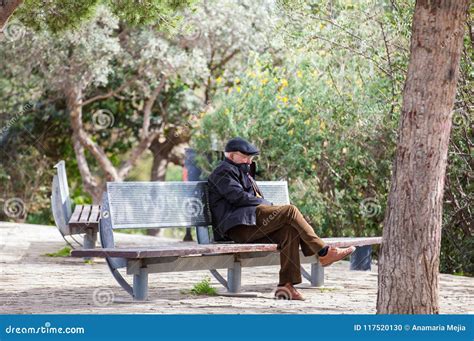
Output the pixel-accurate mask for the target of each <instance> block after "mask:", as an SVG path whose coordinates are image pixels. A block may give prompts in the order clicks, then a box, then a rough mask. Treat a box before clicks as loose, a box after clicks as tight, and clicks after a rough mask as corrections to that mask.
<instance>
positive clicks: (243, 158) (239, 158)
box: [230, 152, 255, 164]
mask: <svg viewBox="0 0 474 341" xmlns="http://www.w3.org/2000/svg"><path fill="white" fill-rule="evenodd" d="M230 156H231V157H230V159H231V160H232V161H234V162H235V163H237V164H240V163H248V164H251V163H252V161H253V159H254V158H255V156H254V155H246V154H243V153H241V152H233V153H231V154H230Z"/></svg>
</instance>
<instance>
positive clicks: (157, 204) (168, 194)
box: [107, 181, 289, 229]
mask: <svg viewBox="0 0 474 341" xmlns="http://www.w3.org/2000/svg"><path fill="white" fill-rule="evenodd" d="M257 184H258V186H259V187H260V189H261V191H262V192H263V195H264V197H265V198H266V199H268V200H270V201H271V202H273V203H274V204H276V205H283V204H287V203H289V196H288V186H287V182H286V181H258V182H257ZM107 197H108V203H109V210H110V216H111V224H112V228H114V229H121V228H128V229H129V228H132V229H133V228H168V227H169V228H173V227H192V226H195V227H198V226H209V225H211V224H212V220H211V212H210V209H209V201H208V187H207V181H163V182H161V181H155V182H134V181H131V182H108V183H107Z"/></svg>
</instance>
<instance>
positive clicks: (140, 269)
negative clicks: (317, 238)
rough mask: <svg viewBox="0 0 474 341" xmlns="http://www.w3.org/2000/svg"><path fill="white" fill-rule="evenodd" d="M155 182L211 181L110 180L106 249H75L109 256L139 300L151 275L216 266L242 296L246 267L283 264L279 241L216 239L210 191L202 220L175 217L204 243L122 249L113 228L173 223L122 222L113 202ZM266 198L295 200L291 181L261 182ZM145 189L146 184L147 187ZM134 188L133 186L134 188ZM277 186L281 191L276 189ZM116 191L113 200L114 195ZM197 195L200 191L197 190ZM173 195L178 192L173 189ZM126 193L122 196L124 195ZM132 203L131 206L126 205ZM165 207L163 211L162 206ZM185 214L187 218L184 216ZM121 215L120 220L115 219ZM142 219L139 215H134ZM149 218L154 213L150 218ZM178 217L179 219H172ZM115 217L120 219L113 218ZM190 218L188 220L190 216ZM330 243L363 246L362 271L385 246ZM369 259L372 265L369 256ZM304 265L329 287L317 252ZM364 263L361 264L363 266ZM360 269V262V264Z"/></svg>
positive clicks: (365, 241) (104, 219)
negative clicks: (129, 277) (290, 192)
mask: <svg viewBox="0 0 474 341" xmlns="http://www.w3.org/2000/svg"><path fill="white" fill-rule="evenodd" d="M135 185H136V186H145V187H146V186H154V188H167V187H170V186H171V187H172V186H177V185H178V186H191V188H193V186H194V187H195V188H196V189H197V188H199V187H205V188H206V189H207V182H206V181H187V182H173V181H170V182H127V183H107V192H106V193H105V194H104V197H103V202H102V205H101V218H100V222H99V232H100V241H101V244H102V249H95V250H92V249H90V250H86V249H84V250H73V251H72V252H71V255H72V256H75V257H85V256H86V257H105V258H106V261H107V264H108V266H109V269H110V271H111V272H112V275H113V276H114V278H115V279H116V281H117V282H118V283H119V284H120V286H121V287H122V288H123V289H124V290H125V291H126V292H127V293H129V294H130V295H131V296H132V297H133V299H134V300H137V301H142V300H146V299H147V297H148V275H149V274H150V273H162V272H179V271H195V270H210V272H211V274H212V275H213V276H214V277H215V278H216V279H217V280H218V281H219V282H220V283H221V284H222V285H223V286H224V287H225V288H226V289H227V294H229V295H239V294H243V295H246V294H245V293H241V278H242V268H243V267H254V266H268V265H279V264H280V257H279V251H278V250H277V245H276V244H236V243H214V242H213V240H212V236H211V234H210V229H209V226H210V225H211V215H210V212H209V209H208V203H207V190H205V191H204V192H205V198H201V200H202V208H203V212H202V215H201V216H199V217H198V218H196V217H191V218H190V219H189V220H188V221H183V220H182V219H181V221H180V220H179V219H178V220H176V221H175V224H173V225H175V226H174V227H178V226H181V227H189V226H192V227H196V232H197V233H196V234H197V238H198V243H199V244H198V245H194V246H189V244H188V243H187V245H188V246H185V247H180V246H178V247H173V248H169V249H167V248H161V249H160V248H156V249H141V248H134V249H120V248H116V247H115V242H114V234H113V230H114V229H117V228H131V227H135V228H163V227H170V223H169V221H168V222H158V221H157V222H155V223H151V224H150V223H145V222H143V223H140V222H139V221H135V225H133V224H134V222H133V219H131V222H130V221H129V222H128V223H122V224H117V221H115V220H119V219H118V218H117V210H118V209H119V208H118V207H115V206H112V207H111V201H112V202H113V201H114V197H113V196H114V195H116V194H113V193H116V192H117V190H120V189H121V188H122V189H123V191H124V192H127V190H126V188H127V186H135ZM258 185H259V187H260V188H261V189H262V191H263V193H264V195H265V197H266V198H268V199H269V200H270V201H272V202H273V203H274V204H280V205H281V204H289V196H288V186H287V182H286V181H272V182H270V181H258ZM145 187H143V188H145ZM128 188H131V187H128ZM272 188H274V189H276V190H275V191H274V190H271V189H272ZM111 191H112V200H111V199H110V196H111ZM195 193H196V191H195ZM167 194H168V195H170V196H172V193H169V192H168V193H167ZM119 195H120V194H119ZM122 206H126V204H124V205H122ZM158 210H159V209H158ZM135 214H136V212H127V211H125V213H122V215H123V216H124V219H125V220H127V219H128V218H127V217H129V216H134V215H135ZM181 218H182V217H181ZM114 219H115V220H114ZM134 219H136V218H134ZM148 219H149V217H148ZM172 219H173V218H172ZM113 220H114V221H113ZM185 220H186V219H185ZM325 242H326V243H327V244H328V245H334V246H349V245H355V246H359V247H358V250H357V251H356V252H355V256H354V257H353V258H352V259H353V260H354V262H353V264H352V265H351V268H354V269H356V268H357V266H358V264H357V263H360V260H361V255H362V256H363V257H365V258H366V257H367V256H368V257H369V262H368V264H369V268H370V254H371V252H370V250H371V245H372V244H379V243H380V242H381V238H378V237H374V238H333V239H325ZM365 258H362V259H364V261H365V262H366V263H367V261H366V259H365ZM300 260H301V263H302V264H308V263H309V264H311V269H310V271H309V272H307V271H306V270H305V269H304V268H303V266H302V267H301V270H302V275H303V277H304V278H305V279H307V280H308V281H309V283H310V286H313V287H319V286H322V285H324V268H323V267H321V265H320V264H319V261H318V259H317V257H316V256H310V257H304V255H303V254H302V253H301V254H300ZM359 265H360V264H359ZM122 268H125V269H126V274H127V275H133V283H132V284H130V283H129V282H128V281H127V280H126V279H125V278H124V276H122V274H121V273H120V272H119V269H122ZM359 268H360V266H359ZM217 269H227V278H224V276H222V275H221V274H220V273H219V271H218V270H217Z"/></svg>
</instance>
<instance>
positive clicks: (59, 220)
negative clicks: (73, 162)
mask: <svg viewBox="0 0 474 341" xmlns="http://www.w3.org/2000/svg"><path fill="white" fill-rule="evenodd" d="M54 167H55V168H56V169H57V175H55V176H54V178H53V188H52V193H51V208H52V211H53V217H54V220H55V222H56V226H57V227H58V228H59V230H60V231H61V233H62V234H63V235H68V234H70V229H69V226H68V221H69V219H70V218H71V215H72V207H71V206H72V205H71V198H70V196H69V186H68V182H67V175H66V164H65V162H64V161H59V162H58V163H57V164H56V165H55V166H54Z"/></svg>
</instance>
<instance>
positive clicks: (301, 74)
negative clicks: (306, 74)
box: [296, 70, 303, 78]
mask: <svg viewBox="0 0 474 341" xmlns="http://www.w3.org/2000/svg"><path fill="white" fill-rule="evenodd" d="M296 77H298V78H301V77H303V73H302V72H301V71H300V70H298V71H296Z"/></svg>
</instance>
